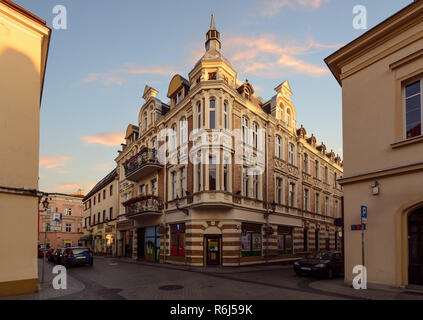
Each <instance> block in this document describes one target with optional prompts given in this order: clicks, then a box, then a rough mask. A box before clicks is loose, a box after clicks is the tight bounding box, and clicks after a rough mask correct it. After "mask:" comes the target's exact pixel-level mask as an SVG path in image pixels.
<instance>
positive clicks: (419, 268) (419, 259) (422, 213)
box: [408, 208, 423, 285]
mask: <svg viewBox="0 0 423 320" xmlns="http://www.w3.org/2000/svg"><path fill="white" fill-rule="evenodd" d="M408 258H409V263H408V283H409V284H417V285H423V208H420V209H417V210H415V211H413V212H411V213H410V215H409V216H408Z"/></svg>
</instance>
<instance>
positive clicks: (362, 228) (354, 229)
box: [351, 223, 366, 231]
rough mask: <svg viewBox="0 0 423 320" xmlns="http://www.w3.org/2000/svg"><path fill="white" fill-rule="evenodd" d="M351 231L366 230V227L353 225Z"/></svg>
mask: <svg viewBox="0 0 423 320" xmlns="http://www.w3.org/2000/svg"><path fill="white" fill-rule="evenodd" d="M351 230H352V231H356V230H366V225H365V224H364V223H363V224H352V225H351Z"/></svg>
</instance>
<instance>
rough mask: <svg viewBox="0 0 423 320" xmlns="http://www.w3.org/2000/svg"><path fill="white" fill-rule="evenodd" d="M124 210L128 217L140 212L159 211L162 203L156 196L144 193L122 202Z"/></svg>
mask: <svg viewBox="0 0 423 320" xmlns="http://www.w3.org/2000/svg"><path fill="white" fill-rule="evenodd" d="M123 205H124V206H125V212H126V215H127V216H128V217H130V216H134V215H138V214H142V213H147V212H151V213H160V212H161V210H162V209H163V204H162V202H161V201H160V199H159V198H158V197H157V196H153V195H146V196H138V197H135V198H132V199H129V200H128V201H126V202H124V203H123Z"/></svg>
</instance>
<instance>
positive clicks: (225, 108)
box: [223, 102, 229, 130]
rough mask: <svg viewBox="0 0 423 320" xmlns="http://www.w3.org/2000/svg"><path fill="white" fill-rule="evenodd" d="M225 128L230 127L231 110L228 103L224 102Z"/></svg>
mask: <svg viewBox="0 0 423 320" xmlns="http://www.w3.org/2000/svg"><path fill="white" fill-rule="evenodd" d="M223 129H225V130H228V129H229V110H228V103H227V102H224V103H223Z"/></svg>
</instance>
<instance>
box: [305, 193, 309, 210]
mask: <svg viewBox="0 0 423 320" xmlns="http://www.w3.org/2000/svg"><path fill="white" fill-rule="evenodd" d="M304 210H306V211H310V191H309V190H308V189H304Z"/></svg>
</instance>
